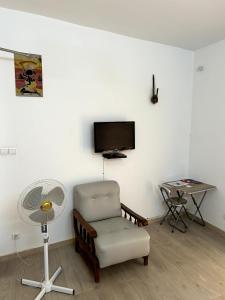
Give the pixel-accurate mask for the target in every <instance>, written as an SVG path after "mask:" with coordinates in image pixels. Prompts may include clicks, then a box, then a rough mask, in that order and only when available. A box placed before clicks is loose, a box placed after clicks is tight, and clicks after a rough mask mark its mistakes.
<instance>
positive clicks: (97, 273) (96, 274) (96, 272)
mask: <svg viewBox="0 0 225 300" xmlns="http://www.w3.org/2000/svg"><path fill="white" fill-rule="evenodd" d="M94 276H95V282H96V283H98V282H99V281H100V268H98V267H97V268H96V269H95V270H94Z"/></svg>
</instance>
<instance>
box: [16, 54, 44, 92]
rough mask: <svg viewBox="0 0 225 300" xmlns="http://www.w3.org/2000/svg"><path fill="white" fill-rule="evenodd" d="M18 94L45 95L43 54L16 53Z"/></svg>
mask: <svg viewBox="0 0 225 300" xmlns="http://www.w3.org/2000/svg"><path fill="white" fill-rule="evenodd" d="M14 66H15V81H16V96H25V97H43V84H42V59H41V55H33V54H31V55H21V54H14Z"/></svg>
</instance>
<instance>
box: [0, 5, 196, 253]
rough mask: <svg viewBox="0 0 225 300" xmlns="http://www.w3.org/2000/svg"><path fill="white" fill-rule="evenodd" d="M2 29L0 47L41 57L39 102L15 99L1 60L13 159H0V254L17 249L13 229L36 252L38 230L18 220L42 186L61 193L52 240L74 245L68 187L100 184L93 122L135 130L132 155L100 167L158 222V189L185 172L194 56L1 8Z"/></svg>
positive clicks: (0, 103) (3, 120)
mask: <svg viewBox="0 0 225 300" xmlns="http://www.w3.org/2000/svg"><path fill="white" fill-rule="evenodd" d="M0 25H1V26H0V36H1V45H0V46H2V47H7V48H12V49H17V50H20V51H25V52H33V53H40V54H42V55H43V77H44V98H43V99H40V98H21V97H16V96H15V87H14V68H13V58H12V55H11V54H6V53H3V52H1V53H0V114H1V116H0V132H1V135H0V147H3V146H15V147H16V148H17V155H16V156H15V157H12V156H8V157H0V191H1V192H0V203H1V205H0V220H1V221H0V237H1V239H0V240H1V244H0V254H1V255H3V254H6V253H11V252H13V251H14V245H13V241H12V240H11V233H12V232H15V231H16V232H20V233H21V239H20V240H19V241H18V247H19V250H22V249H27V248H31V247H36V246H39V245H41V239H40V234H39V228H33V227H32V226H27V225H26V224H23V222H22V221H21V220H20V219H19V217H18V214H17V199H18V197H19V194H20V192H21V191H22V190H23V189H24V188H25V187H26V186H27V185H28V184H30V183H32V182H33V181H36V180H39V179H42V178H55V179H58V180H59V181H61V182H62V183H63V184H64V185H65V186H66V188H67V191H68V203H67V208H66V210H65V212H64V214H63V216H62V217H61V218H60V219H58V220H57V221H56V222H55V223H54V224H52V225H51V226H50V231H51V233H52V234H51V242H56V241H60V240H64V239H68V238H71V237H72V235H73V231H72V225H71V224H72V219H71V211H72V207H73V203H72V187H73V185H75V184H77V183H81V182H88V181H91V180H100V179H101V178H102V158H101V156H100V155H99V154H94V152H93V145H92V134H91V132H92V124H93V122H94V121H108V120H112V121H120V120H124V121H126V120H127V121H130V120H133V121H135V122H136V149H135V150H133V151H127V152H126V154H127V155H128V158H127V159H121V160H111V161H106V162H105V177H106V179H115V180H118V182H119V183H120V186H121V200H122V202H124V203H126V204H127V205H129V206H130V207H131V208H132V209H134V210H136V211H137V212H138V213H140V214H142V215H144V216H145V217H155V216H159V215H161V214H162V213H163V206H162V201H161V198H160V197H159V194H158V189H157V185H158V184H159V183H160V182H162V181H164V180H170V179H171V180H172V179H176V178H177V177H178V178H179V177H180V176H186V175H187V171H188V164H189V135H190V119H191V97H192V74H193V73H192V59H193V54H192V52H190V51H186V50H183V49H179V48H174V47H169V46H164V45H161V44H156V43H151V42H146V41H141V40H138V39H132V38H128V37H124V36H120V35H116V34H112V33H108V32H104V31H100V30H95V29H90V28H85V27H80V26H76V25H72V24H69V23H64V22H61V21H57V20H53V19H48V18H44V17H40V16H35V15H29V14H25V13H19V12H13V11H10V10H4V9H0ZM153 73H155V74H156V82H157V86H158V87H159V103H158V104H157V105H155V106H154V105H152V104H151V103H150V101H149V97H150V93H151V84H152V82H151V80H152V74H153Z"/></svg>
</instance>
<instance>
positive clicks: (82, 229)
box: [73, 203, 148, 282]
mask: <svg viewBox="0 0 225 300" xmlns="http://www.w3.org/2000/svg"><path fill="white" fill-rule="evenodd" d="M121 210H122V217H124V218H125V219H127V220H129V221H130V222H133V223H134V224H135V225H137V226H139V227H141V226H146V225H148V221H147V220H146V219H145V218H143V217H141V216H140V215H138V214H136V213H135V212H134V211H132V210H131V209H130V208H128V207H127V206H126V205H124V204H123V203H121ZM73 220H74V230H75V250H76V251H77V252H78V253H80V254H81V256H82V257H83V258H84V260H85V261H86V262H87V264H88V265H89V266H91V268H92V270H93V272H94V278H95V282H99V280H100V265H99V260H98V258H97V256H96V253H95V243H94V239H95V238H96V237H97V232H96V230H95V229H94V228H93V227H92V226H91V225H90V224H89V223H88V222H87V221H85V220H84V218H83V217H82V215H81V214H80V213H79V212H78V211H77V210H76V209H74V210H73ZM143 258H144V265H148V256H145V257H143Z"/></svg>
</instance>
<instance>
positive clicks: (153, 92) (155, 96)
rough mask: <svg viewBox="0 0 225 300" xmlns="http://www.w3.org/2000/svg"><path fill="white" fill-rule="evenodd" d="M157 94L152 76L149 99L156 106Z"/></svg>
mask: <svg viewBox="0 0 225 300" xmlns="http://www.w3.org/2000/svg"><path fill="white" fill-rule="evenodd" d="M158 92H159V89H158V88H157V89H156V90H155V75H154V74H153V75H152V97H151V102H152V103H153V104H156V103H157V102H158V100H159V99H158Z"/></svg>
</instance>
